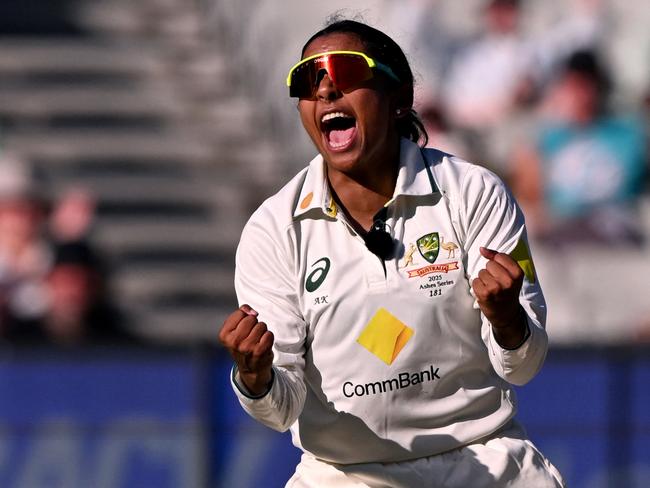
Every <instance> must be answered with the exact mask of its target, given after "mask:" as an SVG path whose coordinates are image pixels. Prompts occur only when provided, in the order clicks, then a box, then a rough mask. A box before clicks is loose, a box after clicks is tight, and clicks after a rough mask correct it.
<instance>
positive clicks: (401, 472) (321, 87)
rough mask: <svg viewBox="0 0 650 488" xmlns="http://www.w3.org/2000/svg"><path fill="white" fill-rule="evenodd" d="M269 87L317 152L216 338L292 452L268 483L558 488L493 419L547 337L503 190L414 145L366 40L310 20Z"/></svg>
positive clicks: (247, 261) (238, 379)
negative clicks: (292, 61) (290, 101)
mask: <svg viewBox="0 0 650 488" xmlns="http://www.w3.org/2000/svg"><path fill="white" fill-rule="evenodd" d="M287 84H288V85H289V92H290V95H291V96H292V97H297V98H298V99H299V101H298V108H299V112H300V117H301V119H302V123H303V125H304V127H305V130H306V131H307V133H308V134H309V136H310V138H311V139H312V141H313V143H314V145H315V146H316V148H317V150H318V152H319V155H318V156H317V157H316V158H314V160H312V162H311V163H310V164H309V166H308V167H307V168H305V169H304V170H303V171H301V172H300V173H299V174H298V175H297V176H296V177H295V178H294V179H292V180H291V181H290V182H289V183H288V184H287V185H286V186H285V187H284V188H283V189H282V190H280V191H279V192H278V193H277V194H276V195H274V196H273V197H271V198H270V199H268V200H267V201H266V202H265V203H263V204H262V206H261V207H260V208H259V209H258V210H257V211H256V212H255V213H254V215H253V216H252V217H251V219H250V221H249V222H248V224H247V225H246V227H245V229H244V231H243V234H242V237H241V241H240V245H239V248H238V251H237V270H236V277H235V284H236V289H237V293H238V297H239V299H240V301H241V303H247V304H249V305H242V306H241V307H240V308H239V309H238V310H237V311H235V312H234V313H233V314H231V315H230V316H229V317H228V318H227V319H226V321H225V322H224V325H223V327H222V330H221V332H220V336H219V337H220V340H221V342H222V344H223V345H224V346H225V347H226V348H227V349H228V350H229V351H230V353H231V354H232V356H233V358H234V360H235V367H234V368H233V375H232V383H233V386H234V390H235V393H236V394H237V396H238V398H239V400H240V403H241V404H242V406H243V408H244V409H245V410H246V411H247V412H248V413H249V414H251V415H252V416H253V417H255V418H256V419H257V420H259V421H260V422H262V423H264V424H265V425H268V426H269V427H272V428H274V429H277V430H280V431H284V430H287V429H289V428H291V431H292V434H293V441H294V443H295V444H296V445H297V446H298V447H299V448H301V449H302V450H303V452H304V454H303V456H302V460H301V462H300V464H299V465H298V467H297V469H296V474H295V475H294V476H293V477H292V478H291V480H290V481H289V483H288V485H287V486H290V487H331V486H341V487H346V486H359V487H361V486H372V487H376V486H390V487H411V486H450V487H463V488H465V487H470V486H471V487H480V486H485V487H488V486H506V485H507V486H526V487H532V486H535V487H547V486H548V487H555V486H562V482H561V478H560V476H559V474H557V471H556V470H555V469H554V468H553V467H552V466H551V465H550V464H549V463H548V461H546V460H545V459H544V457H543V456H542V455H541V454H540V453H539V452H538V451H537V450H536V449H535V448H534V446H533V445H532V444H531V443H530V441H528V440H527V439H526V437H525V434H524V433H523V431H522V429H521V428H520V427H519V426H518V424H516V423H515V422H514V421H513V420H512V418H513V416H514V413H515V406H514V402H515V399H514V394H513V392H512V390H511V388H510V386H509V383H514V384H523V383H525V382H527V381H528V380H530V379H531V377H532V376H534V375H535V373H536V372H537V371H538V370H539V368H540V366H541V364H542V362H543V359H544V356H545V353H546V347H547V337H546V333H545V331H544V328H543V326H544V317H545V305H544V300H543V297H542V293H541V290H540V288H539V284H538V283H537V281H536V279H535V275H534V269H533V267H532V262H531V260H530V257H529V256H528V251H527V244H526V236H525V229H524V224H523V217H522V215H521V213H520V212H519V210H518V208H517V206H516V204H515V203H514V202H513V200H512V198H511V197H510V195H509V193H508V192H507V191H506V190H505V189H504V187H503V185H502V183H501V182H500V181H499V180H498V179H497V178H496V177H495V176H493V175H492V174H491V173H489V172H488V171H486V170H484V169H482V168H480V167H477V166H473V165H470V164H468V163H465V162H463V161H460V160H458V159H456V158H453V157H451V156H449V155H446V154H443V153H441V152H439V151H436V150H430V149H426V150H424V149H420V147H419V146H418V145H417V144H416V143H417V141H418V140H422V141H424V142H425V143H426V134H425V133H424V130H423V129H422V124H421V123H420V122H419V120H418V119H417V116H416V114H415V112H414V111H413V110H412V104H413V76H412V73H411V70H410V67H409V65H408V62H407V60H406V58H405V56H404V54H403V52H402V51H401V49H400V48H399V46H397V44H395V42H394V41H392V40H391V39H390V38H389V37H388V36H386V35H385V34H383V33H382V32H380V31H377V30H376V29H373V28H371V27H369V26H366V25H365V24H361V23H358V22H354V21H349V20H343V21H338V22H335V23H332V24H330V25H328V26H327V27H325V28H324V29H323V30H321V31H319V32H318V33H316V34H315V35H314V36H313V37H312V38H311V39H309V40H308V41H307V43H306V44H305V47H304V48H303V51H302V60H301V61H300V62H299V63H298V64H296V66H294V67H293V68H292V69H291V72H290V74H289V77H288V79H287ZM511 256H514V258H513V257H511ZM517 261H519V264H518V262H517ZM470 283H471V285H470ZM267 324H268V325H267Z"/></svg>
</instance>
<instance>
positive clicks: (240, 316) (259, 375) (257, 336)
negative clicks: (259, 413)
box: [219, 305, 273, 395]
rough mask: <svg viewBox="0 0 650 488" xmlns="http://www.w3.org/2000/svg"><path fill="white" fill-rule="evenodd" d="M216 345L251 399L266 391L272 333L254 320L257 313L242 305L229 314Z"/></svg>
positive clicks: (271, 352) (269, 374) (269, 370)
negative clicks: (234, 366)
mask: <svg viewBox="0 0 650 488" xmlns="http://www.w3.org/2000/svg"><path fill="white" fill-rule="evenodd" d="M219 341H220V342H221V344H223V346H224V347H225V348H226V349H228V351H229V352H230V355H231V356H232V357H233V359H234V361H235V364H237V369H238V370H239V377H240V379H241V381H242V382H243V383H244V386H245V387H246V388H247V389H248V390H249V391H250V392H251V393H252V394H253V395H261V394H262V393H264V392H265V391H267V390H268V388H269V384H270V383H271V379H272V378H273V373H272V370H271V366H272V364H273V333H272V332H271V331H270V330H268V329H267V328H266V324H265V323H264V322H259V321H258V320H257V312H256V311H255V310H253V309H252V308H251V307H249V306H248V305H242V306H241V307H239V308H238V309H237V310H236V311H234V312H233V313H231V314H230V315H229V316H228V318H227V319H226V320H225V321H224V323H223V326H222V327H221V331H220V332H219Z"/></svg>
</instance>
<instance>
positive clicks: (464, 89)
mask: <svg viewBox="0 0 650 488" xmlns="http://www.w3.org/2000/svg"><path fill="white" fill-rule="evenodd" d="M483 20H484V24H483V27H484V32H483V34H482V35H481V36H480V37H479V38H478V39H475V40H474V41H473V42H470V43H469V44H468V45H467V46H466V47H465V48H464V49H462V50H461V51H460V52H459V54H458V56H457V57H456V59H455V60H454V62H453V63H452V65H451V68H450V72H449V75H448V78H447V80H446V83H445V88H444V91H443V96H442V99H443V100H445V101H446V104H447V107H448V110H449V115H450V116H451V120H452V122H453V123H454V124H455V125H457V126H459V127H461V128H466V129H480V128H481V127H484V126H487V125H490V124H495V123H498V122H499V121H501V120H503V119H504V118H505V117H506V116H507V114H508V113H509V112H510V110H511V108H512V106H513V104H514V103H515V101H516V100H517V98H518V92H519V90H520V89H521V88H522V87H523V85H522V83H523V81H524V79H525V76H526V75H527V73H529V72H530V66H529V64H530V61H531V58H532V52H531V51H530V47H529V45H528V44H527V43H526V42H525V41H524V39H523V37H522V36H521V35H520V33H519V24H520V20H521V6H520V2H519V0H489V1H488V2H487V4H486V5H485V10H484V12H483Z"/></svg>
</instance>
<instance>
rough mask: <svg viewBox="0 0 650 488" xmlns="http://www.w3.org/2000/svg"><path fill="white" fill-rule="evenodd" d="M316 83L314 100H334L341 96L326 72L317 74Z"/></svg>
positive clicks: (322, 71)
mask: <svg viewBox="0 0 650 488" xmlns="http://www.w3.org/2000/svg"><path fill="white" fill-rule="evenodd" d="M318 79H319V81H318V82H317V84H318V88H317V89H316V98H317V99H319V100H335V99H337V98H338V97H340V96H341V92H340V91H339V89H338V88H337V87H336V85H335V84H334V82H333V81H332V79H331V78H330V77H329V74H327V71H325V70H321V71H320V73H318Z"/></svg>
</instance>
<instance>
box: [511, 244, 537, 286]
mask: <svg viewBox="0 0 650 488" xmlns="http://www.w3.org/2000/svg"><path fill="white" fill-rule="evenodd" d="M510 257H511V258H512V259H514V260H515V261H517V263H519V267H520V268H521V269H522V270H523V271H524V274H525V275H526V278H527V279H528V281H529V282H531V283H535V265H534V264H533V258H531V257H530V251H529V250H528V246H527V245H526V242H524V240H523V239H519V242H518V243H517V245H516V246H515V248H514V249H513V250H512V252H511V253H510Z"/></svg>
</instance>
